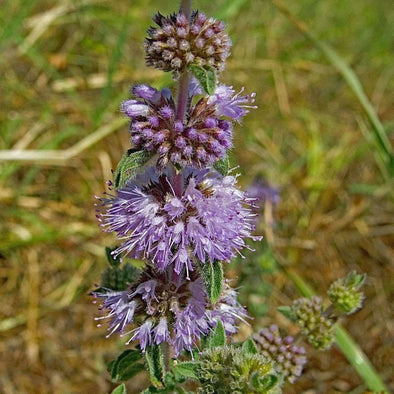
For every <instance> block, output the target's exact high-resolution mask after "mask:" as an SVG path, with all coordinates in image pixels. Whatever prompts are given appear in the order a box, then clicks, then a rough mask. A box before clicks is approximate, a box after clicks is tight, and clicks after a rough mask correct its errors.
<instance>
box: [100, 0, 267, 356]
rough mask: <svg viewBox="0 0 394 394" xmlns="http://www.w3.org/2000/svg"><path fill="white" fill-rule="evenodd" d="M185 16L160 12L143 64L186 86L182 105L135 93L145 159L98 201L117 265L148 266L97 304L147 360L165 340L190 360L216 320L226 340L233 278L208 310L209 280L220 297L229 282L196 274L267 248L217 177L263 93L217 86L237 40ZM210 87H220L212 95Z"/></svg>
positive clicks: (219, 25) (236, 313) (247, 210)
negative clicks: (138, 262) (256, 244)
mask: <svg viewBox="0 0 394 394" xmlns="http://www.w3.org/2000/svg"><path fill="white" fill-rule="evenodd" d="M189 7H190V3H188V4H186V3H185V2H182V4H181V12H180V13H178V14H174V15H171V16H169V17H164V16H163V15H161V14H160V13H159V14H157V15H156V16H155V18H154V21H155V22H156V24H157V26H158V27H154V28H153V27H151V28H150V29H149V30H148V36H149V37H148V38H147V39H146V40H145V50H146V61H147V64H148V65H150V66H153V67H155V68H158V69H161V70H164V71H171V72H172V74H173V76H174V77H179V84H178V97H177V99H176V100H175V99H174V97H173V95H172V93H171V91H170V90H169V89H167V88H165V89H162V90H157V89H155V88H153V87H151V86H149V85H145V84H139V85H135V86H133V87H132V90H131V93H132V98H131V99H129V100H126V101H124V102H123V103H122V105H121V110H122V111H123V112H124V113H125V114H126V115H127V116H128V117H129V118H130V134H131V142H132V144H133V146H134V147H135V148H136V150H137V151H140V152H133V153H130V152H128V154H127V155H125V156H124V159H122V161H121V162H120V164H119V166H118V169H117V171H116V174H117V175H116V178H117V179H121V182H120V181H119V182H118V180H117V181H116V182H115V188H116V190H115V191H114V193H113V194H112V193H107V194H106V195H105V196H104V197H102V198H98V200H99V203H98V204H97V206H98V209H97V211H98V213H97V217H98V219H99V221H100V223H101V226H102V227H103V228H104V229H105V231H107V232H115V233H116V235H117V239H118V241H119V246H118V247H117V248H116V249H115V250H113V252H112V257H113V259H117V258H118V257H119V256H120V257H123V258H124V257H126V258H127V257H130V258H135V259H143V260H145V261H146V265H145V268H144V270H143V272H142V274H141V277H140V278H139V280H138V281H136V282H135V283H132V284H130V286H129V288H128V289H127V290H124V291H114V290H113V289H109V288H106V287H101V288H100V289H98V290H97V291H95V292H94V293H93V294H94V296H95V297H96V298H97V299H100V300H101V310H102V311H103V316H102V317H100V318H98V319H100V320H101V319H104V320H106V321H108V331H109V334H108V336H110V335H111V334H112V333H115V332H118V333H120V334H121V336H123V335H130V338H129V340H128V342H127V344H128V343H130V342H131V341H139V343H140V347H141V349H142V351H145V349H146V348H147V346H149V345H159V344H161V343H163V342H167V343H169V344H170V345H171V346H172V347H173V348H174V352H175V355H176V356H178V355H179V353H180V352H181V351H182V350H184V349H185V350H188V351H191V350H192V349H193V347H194V346H195V345H196V343H198V341H199V340H200V337H201V336H206V335H208V334H209V333H210V332H211V331H212V329H213V328H214V327H215V326H216V325H217V322H218V321H221V322H222V323H223V326H224V329H225V331H226V333H227V334H229V335H230V334H234V333H235V332H236V331H237V326H236V323H237V322H238V321H239V320H244V318H245V317H246V312H245V310H244V309H243V308H242V306H241V305H240V304H239V303H238V302H237V299H236V292H235V291H234V290H233V289H231V287H230V286H229V285H228V284H227V282H226V281H224V283H223V287H222V288H223V291H222V294H221V296H220V297H219V300H218V301H216V302H215V303H212V301H211V298H210V297H209V296H208V293H207V290H206V289H205V285H204V283H205V284H206V285H207V286H208V287H209V285H208V284H207V283H209V282H210V280H212V281H214V285H215V286H216V288H217V287H218V286H220V284H221V283H222V281H223V278H222V276H218V275H215V278H211V279H210V278H208V276H209V275H208V274H206V272H205V271H209V270H205V271H204V270H199V269H196V267H198V266H200V265H201V264H212V263H215V264H216V263H217V262H219V264H221V262H229V261H230V260H231V259H232V258H234V257H235V256H236V255H237V254H239V255H241V256H242V254H241V250H242V249H243V248H245V247H246V248H249V247H248V245H247V244H246V239H248V238H249V239H253V240H259V239H261V237H255V236H252V232H253V230H254V218H255V216H256V215H255V213H254V212H253V211H252V202H253V201H254V199H253V198H249V197H247V196H246V195H245V194H244V193H243V192H242V191H241V190H240V189H239V188H238V187H237V182H236V177H235V176H232V175H229V174H227V176H223V175H220V174H219V173H218V172H216V170H214V169H213V168H212V167H213V166H214V164H215V163H216V162H218V160H221V159H224V158H225V157H226V154H227V152H228V150H229V149H231V148H232V146H233V142H232V141H233V126H234V124H235V123H236V122H240V121H241V119H242V118H243V116H245V115H246V114H247V113H248V111H249V109H251V108H256V107H255V106H254V105H253V103H254V97H255V95H254V93H253V94H250V95H243V89H242V90H241V91H240V92H239V93H236V92H235V90H234V89H233V87H232V86H226V85H216V81H214V80H213V79H215V78H216V77H217V74H218V72H219V71H222V70H223V69H224V65H225V60H226V58H227V57H228V56H229V53H230V46H231V42H230V40H229V38H228V36H227V34H225V33H224V23H223V22H220V21H216V20H215V19H213V18H208V17H206V16H205V15H204V14H202V13H200V12H198V11H195V12H193V13H192V14H191V16H190V18H188V17H187V16H186V15H185V14H188V15H189V14H190V12H189ZM193 73H194V76H195V77H196V79H194V78H191V74H193ZM204 73H206V74H204ZM205 77H207V78H208V79H207V80H204V78H205ZM197 79H198V81H197ZM208 82H209V87H213V86H217V87H216V89H215V90H214V91H213V93H212V91H211V90H210V89H209V88H208ZM202 87H204V89H205V91H209V93H210V94H209V95H207V94H205V93H204V91H203V89H202ZM141 151H142V152H141ZM146 152H148V154H146ZM134 153H138V154H137V155H136V156H133V155H134ZM140 153H142V156H144V157H149V159H150V160H152V162H153V161H155V162H154V164H152V165H153V167H149V168H147V169H145V170H143V171H140V169H138V170H136V169H135V165H136V164H137V163H139V164H140V163H141V162H140V161H138V159H136V157H137V156H138V155H139V154H140ZM218 164H219V166H218V168H222V167H225V166H224V165H222V166H220V164H221V163H218ZM118 175H120V176H119V177H118ZM109 257H111V255H109ZM242 257H243V256H242ZM110 260H111V259H110ZM116 261H117V260H116ZM110 263H111V262H110ZM206 267H207V266H205V268H206ZM114 269H115V268H114ZM203 271H204V272H203ZM220 272H222V271H221V270H220ZM124 288H125V287H122V289H124ZM209 294H211V292H209Z"/></svg>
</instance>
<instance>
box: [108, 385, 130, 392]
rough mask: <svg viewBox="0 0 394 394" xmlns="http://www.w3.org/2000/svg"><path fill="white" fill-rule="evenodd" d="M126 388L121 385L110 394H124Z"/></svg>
mask: <svg viewBox="0 0 394 394" xmlns="http://www.w3.org/2000/svg"><path fill="white" fill-rule="evenodd" d="M126 393H127V391H126V386H125V385H124V383H122V384H121V385H120V386H118V387H115V389H114V390H113V391H112V393H111V394H126Z"/></svg>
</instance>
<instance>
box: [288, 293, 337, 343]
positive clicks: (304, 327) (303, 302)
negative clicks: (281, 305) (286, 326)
mask: <svg viewBox="0 0 394 394" xmlns="http://www.w3.org/2000/svg"><path fill="white" fill-rule="evenodd" d="M292 313H293V315H294V318H295V321H296V323H297V324H298V326H299V327H300V328H301V332H302V333H303V334H304V335H305V336H306V337H307V338H308V341H309V342H310V343H311V344H312V345H313V346H315V347H316V348H318V349H327V348H329V347H330V346H331V345H332V343H333V342H334V334H335V323H336V319H334V318H332V317H330V316H326V315H325V313H324V309H323V305H322V299H321V297H318V296H313V297H311V298H300V299H298V300H296V301H295V302H294V303H293V305H292Z"/></svg>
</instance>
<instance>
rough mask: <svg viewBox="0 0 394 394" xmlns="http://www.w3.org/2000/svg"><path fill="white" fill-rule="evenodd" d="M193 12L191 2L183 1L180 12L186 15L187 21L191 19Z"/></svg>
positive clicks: (189, 0) (188, 0)
mask: <svg viewBox="0 0 394 394" xmlns="http://www.w3.org/2000/svg"><path fill="white" fill-rule="evenodd" d="M191 10H192V2H191V0H181V5H180V7H179V12H181V13H182V14H185V15H186V18H187V19H190V15H191Z"/></svg>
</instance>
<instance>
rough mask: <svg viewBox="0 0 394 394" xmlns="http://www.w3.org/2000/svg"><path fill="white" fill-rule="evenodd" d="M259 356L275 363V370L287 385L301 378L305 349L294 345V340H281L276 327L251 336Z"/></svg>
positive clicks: (273, 326) (304, 361)
mask: <svg viewBox="0 0 394 394" xmlns="http://www.w3.org/2000/svg"><path fill="white" fill-rule="evenodd" d="M253 339H254V340H255V342H256V343H257V347H258V348H259V350H260V351H261V354H262V355H263V356H264V357H266V358H267V360H272V361H273V362H274V363H275V370H276V371H278V372H279V373H281V374H282V375H283V376H284V378H285V379H286V380H287V381H288V382H289V383H294V382H295V381H296V380H297V378H298V377H299V376H301V373H302V368H303V367H304V365H305V363H306V357H305V348H303V347H302V346H297V345H294V344H293V342H294V338H293V337H291V336H287V337H285V338H282V337H281V335H280V333H279V329H278V327H277V326H276V325H272V326H271V327H270V328H263V329H262V330H260V331H259V333H258V334H255V335H253Z"/></svg>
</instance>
